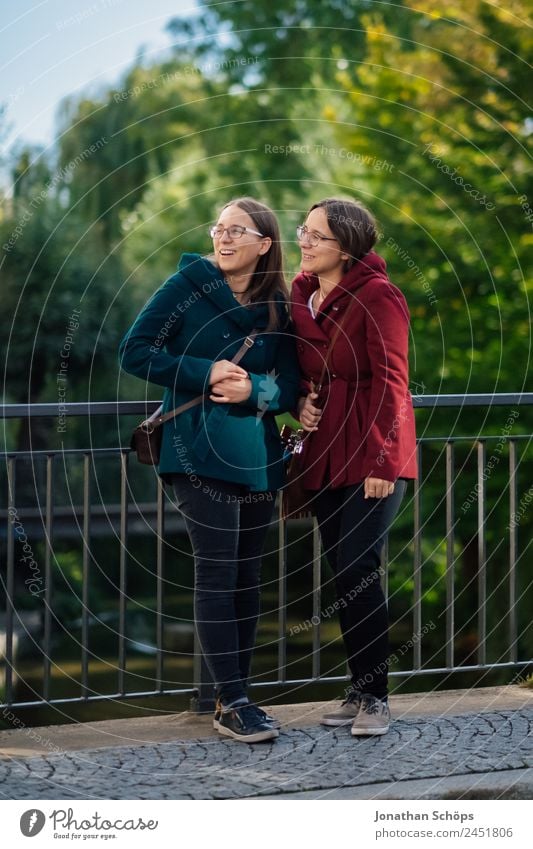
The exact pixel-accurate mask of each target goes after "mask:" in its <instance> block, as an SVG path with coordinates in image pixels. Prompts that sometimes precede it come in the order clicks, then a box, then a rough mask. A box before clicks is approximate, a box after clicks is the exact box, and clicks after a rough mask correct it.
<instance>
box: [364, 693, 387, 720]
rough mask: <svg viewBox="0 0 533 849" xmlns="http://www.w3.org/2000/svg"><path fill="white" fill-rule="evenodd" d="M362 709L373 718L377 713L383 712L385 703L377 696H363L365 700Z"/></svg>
mask: <svg viewBox="0 0 533 849" xmlns="http://www.w3.org/2000/svg"><path fill="white" fill-rule="evenodd" d="M361 708H362V710H364V712H365V713H367V714H369V715H370V716H373V715H374V714H376V713H380V711H381V710H383V702H382V701H380V699H377V698H376V697H375V696H363V700H362V702H361Z"/></svg>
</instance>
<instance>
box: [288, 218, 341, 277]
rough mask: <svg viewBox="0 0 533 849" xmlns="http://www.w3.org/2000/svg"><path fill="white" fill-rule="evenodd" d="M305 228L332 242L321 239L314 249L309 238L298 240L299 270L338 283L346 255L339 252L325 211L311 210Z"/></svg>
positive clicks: (338, 246) (339, 249)
mask: <svg viewBox="0 0 533 849" xmlns="http://www.w3.org/2000/svg"><path fill="white" fill-rule="evenodd" d="M305 226H306V227H307V230H308V231H309V232H310V233H313V234H315V233H316V234H318V235H320V236H326V237H327V238H328V239H334V241H326V240H325V239H321V240H320V241H319V242H318V245H317V246H316V247H315V246H313V245H311V244H310V242H309V237H308V236H304V237H303V238H302V239H300V240H299V245H300V250H301V251H302V263H301V266H300V267H301V270H302V271H304V272H305V273H306V274H316V275H317V277H321V278H324V279H325V280H327V281H329V282H331V283H338V282H339V281H340V280H341V279H342V277H343V276H344V263H345V262H346V260H347V259H348V254H346V253H344V252H343V251H342V250H341V247H340V245H339V243H338V241H337V240H336V239H335V236H334V234H333V233H332V231H331V229H330V226H329V224H328V217H327V214H326V210H325V209H324V208H323V207H318V208H317V209H312V210H311V212H310V213H309V215H308V216H307V218H306V220H305Z"/></svg>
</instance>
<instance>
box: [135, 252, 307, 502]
mask: <svg viewBox="0 0 533 849" xmlns="http://www.w3.org/2000/svg"><path fill="white" fill-rule="evenodd" d="M279 309H280V316H281V321H280V329H279V330H276V331H273V332H268V333H267V332H265V330H266V327H267V325H268V306H267V304H262V303H259V304H253V305H251V306H247V307H244V306H241V304H239V303H238V301H236V299H235V298H234V296H233V293H232V292H231V289H230V288H229V286H228V284H227V282H226V281H225V279H224V277H223V274H222V272H221V271H220V269H218V268H217V267H216V266H215V265H213V263H212V262H210V261H209V260H208V259H206V258H204V257H201V256H199V255H198V254H184V255H183V256H182V257H181V259H180V262H179V265H178V271H177V273H176V274H173V275H172V277H170V278H169V279H168V280H167V281H166V282H165V283H164V284H163V285H162V286H161V287H160V288H159V289H158V290H157V292H155V294H154V295H153V296H152V297H151V298H150V300H149V301H148V303H147V304H146V306H145V307H144V308H143V310H142V311H141V312H140V314H139V316H138V317H137V319H136V321H135V322H134V324H133V325H132V327H131V328H130V330H128V332H127V333H126V335H125V337H124V339H123V340H122V342H121V345H120V365H121V367H122V368H123V369H124V370H125V371H127V372H129V373H131V374H134V375H136V376H137V377H140V378H143V379H144V380H148V381H150V382H151V383H156V384H158V385H159V386H164V387H165V394H164V399H163V410H164V412H167V411H169V410H173V409H175V408H176V407H178V406H180V405H181V404H183V403H185V402H186V401H190V400H191V399H192V398H194V397H196V396H197V395H201V394H202V393H205V392H209V373H210V370H211V366H212V364H213V362H215V361H216V360H231V359H232V358H233V356H234V355H235V354H236V353H237V351H238V350H239V348H240V346H241V345H242V343H243V341H244V339H245V338H246V336H248V334H249V333H250V332H251V331H252V330H253V329H254V328H256V329H257V330H259V334H260V335H258V336H257V338H256V340H255V344H254V345H253V347H252V348H250V349H249V350H248V351H246V353H245V355H244V357H243V358H242V360H241V362H240V363H239V365H240V366H241V367H242V368H244V369H245V370H246V371H248V372H249V377H250V380H251V383H252V392H251V395H250V397H249V398H248V399H247V400H246V401H243V402H241V403H239V404H216V403H213V402H212V401H209V399H207V400H204V401H203V402H202V404H201V405H198V406H197V407H193V408H192V409H191V410H187V411H186V412H185V413H182V414H181V415H178V416H176V418H175V419H172V420H171V421H169V422H166V423H165V424H164V425H163V442H162V446H161V456H160V463H159V468H158V471H159V474H160V475H161V476H162V477H163V479H164V480H168V476H169V475H171V474H174V473H182V474H187V475H189V476H190V478H191V480H193V481H194V482H195V483H196V482H198V484H197V485H198V486H201V480H202V478H203V477H210V478H217V479H219V480H225V481H232V482H234V483H240V484H243V485H244V486H246V487H247V488H248V489H249V490H250V491H254V492H261V491H265V490H275V489H279V488H280V487H281V486H283V484H284V469H283V460H282V447H281V442H280V438H279V433H278V428H277V424H276V420H275V416H276V415H278V414H279V413H283V412H286V411H288V410H293V409H294V408H295V407H296V402H297V398H298V394H299V382H300V373H299V368H298V359H297V355H296V348H295V340H294V337H293V334H292V332H291V328H290V326H289V325H288V318H287V313H286V309H285V306H284V304H283V302H282V300H281V298H280V305H279Z"/></svg>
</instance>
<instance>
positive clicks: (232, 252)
mask: <svg viewBox="0 0 533 849" xmlns="http://www.w3.org/2000/svg"><path fill="white" fill-rule="evenodd" d="M235 224H236V225H240V226H241V227H247V228H248V229H249V230H253V231H255V232H254V233H250V232H245V233H243V234H242V236H239V237H238V238H234V237H232V236H231V235H230V233H229V232H228V229H225V230H224V232H223V233H222V235H221V236H219V237H218V236H215V238H214V239H213V248H214V252H215V258H216V261H217V264H218V266H219V268H220V269H221V271H223V272H224V274H229V275H239V276H241V275H246V274H253V272H254V271H255V268H256V265H257V261H258V259H259V257H260V256H261V255H262V254H265V253H267V252H268V250H269V249H270V246H271V244H272V239H271V238H270V237H269V236H258V235H256V233H257V232H259V231H258V228H257V227H256V225H255V224H254V221H253V219H252V218H251V217H250V216H249V215H248V213H247V212H245V211H244V210H243V209H241V208H240V207H239V206H227V207H226V209H223V210H222V212H221V213H220V216H219V217H218V220H217V222H216V226H217V227H224V228H229V227H232V226H233V225H235Z"/></svg>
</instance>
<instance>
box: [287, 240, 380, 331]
mask: <svg viewBox="0 0 533 849" xmlns="http://www.w3.org/2000/svg"><path fill="white" fill-rule="evenodd" d="M372 278H380V279H382V280H383V279H385V280H386V281H388V278H387V265H386V263H385V260H384V259H382V258H381V257H380V256H378V255H377V253H375V252H374V251H370V252H369V253H367V254H366V256H364V257H362V259H360V260H358V261H357V262H356V263H355V265H353V266H352V267H351V268H350V270H349V271H348V272H347V273H346V274H345V275H344V277H343V278H342V280H340V282H339V283H338V284H337V285H336V286H334V287H333V289H332V290H331V292H330V293H329V295H328V296H327V298H325V300H324V301H323V302H322V304H321V306H320V309H319V311H318V314H317V319H316V321H317V322H320V320H321V318H322V317H323V316H324V314H325V313H327V312H328V311H329V309H330V307H332V306H333V304H335V303H336V302H337V301H338V300H339V299H342V298H345V299H347V296H348V295H355V294H357V290H358V289H360V288H361V286H363V285H364V284H365V283H368V282H369V281H370V280H371V279H372ZM292 285H293V298H294V302H295V303H300V304H301V303H302V302H303V303H304V304H305V306H306V307H307V302H308V300H309V298H310V297H311V294H312V293H313V292H314V291H315V290H316V289H317V288H318V277H317V276H316V275H314V274H303V273H302V274H299V275H298V276H297V277H296V278H295V280H294V282H293V284H292Z"/></svg>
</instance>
